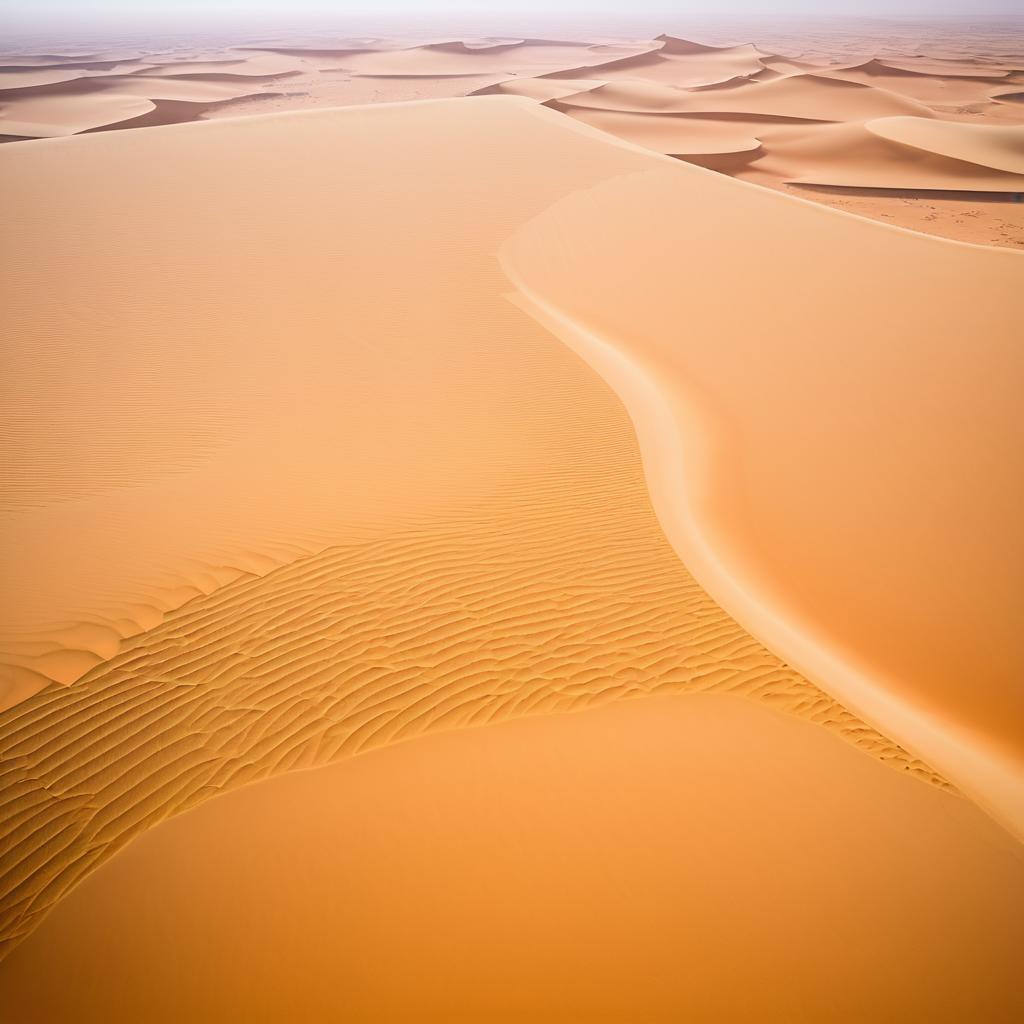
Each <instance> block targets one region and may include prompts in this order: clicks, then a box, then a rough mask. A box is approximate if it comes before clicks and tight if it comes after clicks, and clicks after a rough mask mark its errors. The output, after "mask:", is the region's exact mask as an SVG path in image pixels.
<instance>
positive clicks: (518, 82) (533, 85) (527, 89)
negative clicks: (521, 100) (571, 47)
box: [472, 78, 601, 103]
mask: <svg viewBox="0 0 1024 1024" xmlns="http://www.w3.org/2000/svg"><path fill="white" fill-rule="evenodd" d="M600 84H601V83H600V82H599V81H595V80H593V79H590V80H587V79H579V78H566V79H559V80H555V79H551V78H510V79H508V81H505V82H497V83H495V84H494V85H487V86H484V88H482V89H477V90H476V91H475V92H473V93H472V95H473V96H524V97H526V99H530V100H536V101H537V102H538V103H547V102H548V101H549V100H556V99H560V98H561V97H563V96H572V95H573V94H574V93H578V92H580V91H581V90H583V89H592V88H594V87H596V86H599V85H600Z"/></svg>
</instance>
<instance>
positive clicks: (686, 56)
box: [552, 40, 764, 87]
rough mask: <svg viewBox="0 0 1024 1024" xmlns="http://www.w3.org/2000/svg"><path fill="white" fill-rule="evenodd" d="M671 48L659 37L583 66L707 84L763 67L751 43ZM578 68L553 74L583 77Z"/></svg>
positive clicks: (603, 74)
mask: <svg viewBox="0 0 1024 1024" xmlns="http://www.w3.org/2000/svg"><path fill="white" fill-rule="evenodd" d="M675 43H677V44H678V46H679V48H678V49H672V48H671V46H670V45H669V43H668V42H666V41H664V40H661V41H659V42H658V45H657V46H656V47H652V48H650V49H647V50H643V51H641V52H640V53H636V54H633V55H630V56H627V57H620V58H618V59H615V60H610V61H605V62H604V63H602V64H594V65H590V66H589V67H588V68H587V69H586V70H589V71H591V72H592V73H593V76H596V77H599V78H609V79H615V78H633V79H641V80H643V81H650V82H657V83H664V84H668V85H675V86H685V87H691V86H698V85H709V84H711V83H714V82H724V81H727V80H729V79H732V78H736V77H738V76H745V75H753V74H757V73H759V72H761V71H763V70H764V65H763V64H762V63H761V61H760V55H759V54H758V53H757V51H756V50H755V49H754V48H753V47H752V46H733V47H723V48H716V47H703V46H701V45H700V44H695V43H687V42H686V41H685V40H675ZM583 70H584V69H582V68H570V69H567V70H565V71H560V72H557V73H555V74H554V75H553V76H552V77H556V78H585V77H587V76H586V75H584V74H582V73H581V72H582V71H583Z"/></svg>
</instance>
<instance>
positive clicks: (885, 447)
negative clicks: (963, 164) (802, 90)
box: [504, 166, 1024, 833]
mask: <svg viewBox="0 0 1024 1024" xmlns="http://www.w3.org/2000/svg"><path fill="white" fill-rule="evenodd" d="M691 173H692V172H691ZM823 232H827V235H825V236H823ZM683 246H685V250H683V249H682V247H683ZM680 251H690V252H694V253H700V258H701V262H700V263H699V264H696V265H687V264H686V263H685V262H682V263H681V261H680V259H678V258H676V259H673V254H675V253H678V252H680ZM623 253H643V254H644V255H645V257H647V258H646V259H645V260H643V261H642V262H641V261H635V260H634V261H623V259H622V254H623ZM504 259H505V265H506V268H507V269H508V271H509V274H510V276H511V277H512V278H513V280H515V281H516V282H517V284H518V285H519V286H520V288H521V290H522V291H523V293H524V295H525V296H526V299H527V307H528V308H533V309H534V310H535V311H536V314H537V316H538V318H539V319H540V320H541V321H542V322H544V323H547V324H548V325H549V326H550V327H552V329H553V330H555V331H557V332H559V333H560V334H561V336H562V337H564V338H565V339H566V340H567V341H568V342H569V343H570V344H574V345H576V347H577V348H578V350H579V351H581V352H582V353H583V354H584V355H585V356H586V357H587V358H591V359H592V360H596V362H595V365H605V366H606V367H607V369H606V370H605V371H603V372H604V375H605V376H606V378H607V379H609V380H611V381H613V383H615V382H617V387H618V388H619V391H620V394H621V396H622V397H623V399H624V401H625V402H626V404H627V406H628V407H629V409H630V412H631V414H632V416H633V418H634V421H635V422H636V423H637V426H638V429H639V430H640V431H641V439H642V446H643V448H644V455H645V461H646V465H647V468H648V475H649V478H650V480H651V487H652V489H653V492H654V496H655V504H656V507H658V509H659V512H660V513H661V518H662V521H663V522H664V523H665V525H666V529H667V530H668V532H669V534H670V536H671V537H672V539H673V541H674V542H675V544H676V547H677V550H679V552H680V554H681V556H682V557H683V560H684V561H685V562H686V564H687V565H688V566H689V567H690V568H691V570H692V571H694V572H695V573H696V574H697V576H698V578H699V579H700V580H701V581H702V583H703V584H704V585H705V586H706V587H708V588H709V589H710V591H711V593H712V595H713V596H714V597H716V599H717V600H719V601H720V602H721V603H722V604H723V605H724V606H725V607H726V608H727V609H728V610H729V611H731V612H732V614H734V615H735V616H737V617H738V618H739V620H740V621H741V622H743V623H744V624H745V625H746V626H747V627H748V628H750V629H752V631H753V632H754V633H755V634H756V635H758V636H760V637H761V638H762V639H763V640H765V641H766V642H768V644H769V645H770V646H771V647H772V648H773V649H774V650H776V651H779V652H780V653H782V654H783V656H784V657H785V658H786V659H787V660H788V661H789V662H790V663H792V664H794V665H796V666H798V667H800V668H801V669H802V670H803V671H804V672H805V673H808V674H809V675H810V676H811V677H812V678H815V679H819V680H828V681H829V685H830V686H831V688H832V692H833V693H835V694H837V695H839V696H840V699H841V700H843V701H844V702H845V703H847V705H848V706H850V707H852V708H854V709H856V710H857V711H858V713H860V714H862V715H865V716H867V717H868V719H869V720H871V721H874V722H876V723H877V722H881V723H884V724H885V725H886V727H887V728H888V730H889V732H890V734H891V735H893V736H895V737H896V738H898V739H900V740H901V741H902V742H903V743H905V744H909V745H910V746H911V748H912V749H914V750H916V751H917V752H918V753H919V754H922V755H923V756H925V757H926V758H927V759H928V760H930V762H931V763H932V764H933V765H935V766H936V767H938V768H940V769H941V770H942V771H943V772H945V773H946V774H947V775H948V776H949V777H950V778H952V779H954V781H956V782H957V784H958V785H961V786H964V787H967V788H969V789H970V790H971V791H972V792H973V793H974V795H975V796H976V797H978V798H979V799H982V800H983V801H985V802H986V803H987V805H988V806H990V807H992V808H993V809H996V810H997V811H998V813H1000V814H1001V816H1002V817H1003V818H1004V820H1007V821H1009V822H1012V825H1013V827H1014V828H1015V829H1016V830H1017V831H1018V832H1021V833H1024V782H1022V780H1024V693H1022V691H1021V688H1020V680H1021V678H1024V660H1022V656H1021V649H1020V644H1019V643H1018V642H1017V637H1018V635H1019V625H1020V624H1019V614H1018V604H1019V602H1018V600H1017V593H1018V589H1019V581H1020V579H1021V578H1022V574H1024V547H1022V544H1021V539H1020V535H1019V530H1018V528H1017V520H1018V518H1019V509H1020V507H1021V502H1022V500H1024V485H1022V481H1024V455H1022V452H1024V420H1022V417H1021V415H1020V403H1019V396H1018V388H1017V382H1018V381H1019V380H1021V379H1022V377H1024V352H1022V350H1021V346H1020V344H1019V336H1020V325H1021V324H1022V323H1024V297H1022V292H1021V289H1020V284H1021V281H1022V276H1024V258H1022V257H1021V256H1020V255H1019V254H1017V253H1012V252H1007V251H1004V250H999V249H995V248H989V249H979V248H972V247H967V246H962V245H957V244H952V243H948V242H939V241H936V240H934V239H930V238H926V237H924V236H922V235H918V234H914V233H911V232H905V231H890V230H884V229H881V228H879V227H878V226H877V225H874V224H869V223H867V222H865V221H862V220H858V219H855V218H847V217H841V218H840V217H836V216H834V215H828V216H825V217H824V218H823V216H822V212H821V211H820V210H818V209H816V208H815V207H813V206H811V205H810V204H805V203H801V204H794V203H793V202H791V201H790V200H788V199H786V198H784V197H779V196H774V195H766V194H765V193H763V192H762V191H760V190H755V189H751V188H742V187H737V185H736V183H735V182H730V181H728V180H726V179H724V178H722V177H719V176H710V177H706V176H702V177H699V178H697V179H696V180H694V182H693V185H692V187H680V175H679V170H678V168H676V167H671V166H669V167H665V168H664V169H661V168H659V169H651V170H649V171H647V172H644V173H642V174H637V175H630V176H620V177H617V178H615V179H613V180H609V181H607V182H604V183H602V184H601V185H599V186H597V187H595V188H593V189H590V190H580V191H579V192H577V193H575V194H574V195H572V196H569V197H567V198H566V199H564V200H561V201H560V202H559V203H557V204H555V205H554V206H552V207H551V208H549V209H548V210H547V211H545V213H544V214H542V215H541V216H540V217H537V218H535V219H534V220H532V221H531V222H530V224H528V225H526V226H525V227H524V228H523V229H522V230H521V232H520V233H519V234H518V236H517V237H516V238H515V239H513V241H512V242H511V243H510V244H509V246H508V247H507V248H506V250H505V257H504ZM740 282H742V285H740ZM738 295H742V300H741V301H738V300H737V296H738Z"/></svg>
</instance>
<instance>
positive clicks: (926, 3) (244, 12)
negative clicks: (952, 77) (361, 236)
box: [0, 0, 1020, 23]
mask: <svg viewBox="0 0 1024 1024" xmlns="http://www.w3.org/2000/svg"><path fill="white" fill-rule="evenodd" d="M0 7H2V8H3V11H4V14H3V17H4V19H10V20H15V21H20V20H31V21H34V22H39V21H42V20H45V19H52V20H54V21H58V22H59V21H74V22H78V23H82V22H89V21H104V22H109V21H112V20H114V21H124V22H129V21H130V22H135V23H138V22H143V21H152V20H157V21H180V20H183V19H187V20H197V19H200V18H202V19H204V20H234V19H237V18H258V19H261V20H267V19H270V20H274V21H291V20H301V19H310V18H313V17H316V18H321V19H326V18H330V19H331V20H335V19H341V18H344V17H345V16H346V15H354V16H357V17H360V18H367V17H384V16H388V15H404V16H407V17H408V16H415V17H416V18H417V19H422V18H430V17H433V16H436V17H440V18H443V17H446V16H452V15H459V14H472V15H474V16H475V17H476V18H478V19H480V18H487V17H493V18H494V19H495V20H496V21H508V20H515V19H516V18H519V17H523V18H527V17H537V16H539V15H544V16H547V17H552V18H565V17H566V16H573V17H579V18H580V20H584V19H585V18H586V17H588V16H591V17H597V18H602V19H606V18H608V17H609V16H613V17H614V16H621V15H639V16H646V15H658V14H663V15H665V16H668V17H671V18H672V19H673V20H676V19H679V18H680V17H685V16H686V15H687V14H691V13H692V14H694V15H700V16H703V17H708V16H711V15H718V16H724V17H736V16H744V15H747V16H756V17H758V18H760V19H770V18H771V17H772V16H775V15H793V14H806V15H810V16H816V17H821V16H828V15H853V16H874V17H886V16H888V17H914V18H926V17H928V16H936V15H950V14H963V15H979V14H983V13H987V14H1016V13H1019V11H1020V2H1019V0H2V2H0Z"/></svg>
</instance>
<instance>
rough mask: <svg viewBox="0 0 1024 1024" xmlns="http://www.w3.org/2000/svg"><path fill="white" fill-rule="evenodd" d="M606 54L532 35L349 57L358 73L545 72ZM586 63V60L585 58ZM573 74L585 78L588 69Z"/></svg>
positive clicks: (596, 59)
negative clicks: (491, 42) (513, 39)
mask: <svg viewBox="0 0 1024 1024" xmlns="http://www.w3.org/2000/svg"><path fill="white" fill-rule="evenodd" d="M602 59H603V55H601V54H599V53H592V52H591V50H590V47H589V46H588V45H587V44H585V43H560V42H556V41H550V42H548V41H543V40H536V39H533V40H527V41H525V42H522V43H515V44H507V45H499V46H484V47H474V46H466V45H465V44H463V43H443V44H427V45H425V46H412V47H408V48H406V49H401V50H387V51H384V50H380V51H375V52H374V51H368V52H365V53H360V54H354V55H353V56H352V57H349V58H346V59H345V67H346V68H348V69H349V70H350V71H352V73H353V74H357V75H371V76H380V77H384V78H388V77H404V76H414V77H415V76H425V77H433V76H442V77H445V76H464V75H466V76H468V75H482V74H530V75H542V74H545V73H548V72H551V71H555V70H560V69H564V68H565V67H566V66H568V65H581V66H582V67H584V68H585V67H588V66H589V65H591V64H594V65H598V64H599V63H600V62H601V60H602ZM581 62H582V63H581ZM573 77H577V78H585V77H587V76H586V75H584V74H578V75H575V76H573Z"/></svg>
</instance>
